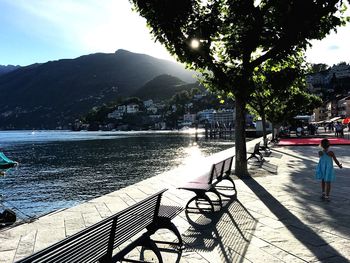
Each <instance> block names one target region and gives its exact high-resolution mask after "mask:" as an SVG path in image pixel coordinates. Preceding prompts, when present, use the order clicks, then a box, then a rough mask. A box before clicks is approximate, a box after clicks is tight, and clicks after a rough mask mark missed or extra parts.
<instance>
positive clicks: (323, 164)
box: [315, 151, 335, 182]
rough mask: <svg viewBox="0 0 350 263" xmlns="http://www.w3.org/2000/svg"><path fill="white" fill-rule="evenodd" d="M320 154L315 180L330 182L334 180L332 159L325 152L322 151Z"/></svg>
mask: <svg viewBox="0 0 350 263" xmlns="http://www.w3.org/2000/svg"><path fill="white" fill-rule="evenodd" d="M322 153H323V154H322V155H321V156H320V160H319V161H318V164H317V167H316V174H315V178H316V179H317V180H324V181H326V182H332V181H334V180H335V173H334V168H333V158H332V157H331V156H329V155H328V154H327V152H326V151H323V152H322Z"/></svg>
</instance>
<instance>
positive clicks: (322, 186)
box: [321, 180, 326, 199]
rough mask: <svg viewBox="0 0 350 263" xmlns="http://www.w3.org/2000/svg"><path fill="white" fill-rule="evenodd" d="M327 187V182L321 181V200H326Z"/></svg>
mask: <svg viewBox="0 0 350 263" xmlns="http://www.w3.org/2000/svg"><path fill="white" fill-rule="evenodd" d="M325 185H326V184H325V181H324V180H322V181H321V189H322V196H321V198H322V199H324V197H325V195H326V194H325Z"/></svg>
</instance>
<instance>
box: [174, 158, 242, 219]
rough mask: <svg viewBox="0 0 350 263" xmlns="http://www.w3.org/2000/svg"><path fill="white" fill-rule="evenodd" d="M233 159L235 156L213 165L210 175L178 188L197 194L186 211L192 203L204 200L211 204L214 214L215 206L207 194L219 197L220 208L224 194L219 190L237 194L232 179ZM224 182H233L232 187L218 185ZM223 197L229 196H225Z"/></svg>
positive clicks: (206, 174)
mask: <svg viewBox="0 0 350 263" xmlns="http://www.w3.org/2000/svg"><path fill="white" fill-rule="evenodd" d="M233 157H234V156H231V157H229V158H227V159H225V160H223V161H220V162H218V163H215V164H213V165H212V166H211V169H210V171H209V172H208V173H205V174H203V175H200V176H198V177H195V178H193V179H192V180H190V181H188V182H186V183H185V184H183V185H181V186H179V187H178V189H183V190H188V191H192V192H194V194H195V196H194V197H192V198H191V199H190V200H189V201H188V202H187V204H186V206H185V209H188V208H189V205H190V203H191V202H192V201H196V202H198V201H201V200H204V201H206V202H208V203H209V205H210V210H211V211H212V212H214V211H215V209H214V204H213V202H212V201H211V199H210V198H209V197H208V196H207V193H209V192H212V193H214V194H215V195H216V196H217V197H218V199H219V205H220V208H221V207H222V199H221V196H220V195H221V194H222V193H220V192H219V190H222V189H228V188H230V189H232V190H234V191H235V193H236V186H235V183H234V181H233V180H232V178H231V177H230V174H231V168H232V163H233ZM223 180H228V181H229V182H231V184H232V186H231V187H227V186H221V185H218V184H219V183H220V182H222V181H223ZM223 195H224V196H228V195H225V194H223Z"/></svg>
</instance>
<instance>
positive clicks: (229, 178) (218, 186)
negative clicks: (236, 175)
mask: <svg viewBox="0 0 350 263" xmlns="http://www.w3.org/2000/svg"><path fill="white" fill-rule="evenodd" d="M223 180H227V181H229V182H230V183H231V184H232V187H231V186H221V185H217V186H215V187H216V189H217V190H218V192H219V190H231V189H232V190H233V191H234V192H235V193H234V194H233V195H230V194H225V193H221V192H219V193H220V195H222V196H225V197H232V196H237V189H236V184H235V182H234V181H233V179H232V178H231V177H229V176H226V177H224V178H223V179H222V181H223Z"/></svg>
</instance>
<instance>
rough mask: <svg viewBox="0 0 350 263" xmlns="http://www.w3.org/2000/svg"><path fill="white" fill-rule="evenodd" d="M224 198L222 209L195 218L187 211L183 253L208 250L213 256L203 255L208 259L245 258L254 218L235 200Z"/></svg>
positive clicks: (254, 224) (234, 259)
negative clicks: (187, 226) (187, 224)
mask: <svg viewBox="0 0 350 263" xmlns="http://www.w3.org/2000/svg"><path fill="white" fill-rule="evenodd" d="M223 201H224V205H223V207H222V209H221V210H219V211H216V212H215V213H204V214H201V215H200V216H199V217H198V218H197V219H196V220H192V219H191V218H190V216H188V213H187V212H186V217H187V219H188V220H189V221H188V222H189V223H190V225H191V227H190V228H189V229H187V230H186V232H185V233H183V234H182V237H183V240H184V244H185V250H184V253H185V254H190V253H195V252H196V251H197V252H198V251H201V252H203V251H204V252H211V253H210V255H211V257H212V258H210V259H208V258H206V259H207V260H209V262H242V261H243V260H244V255H245V253H246V251H247V249H248V246H249V243H250V240H251V238H252V236H253V235H252V233H253V232H254V230H255V229H256V225H257V220H256V219H255V218H254V217H253V216H252V215H251V214H250V213H249V211H248V210H247V209H246V208H245V207H244V205H243V204H242V203H241V202H240V201H239V200H238V199H236V198H227V199H223ZM212 252H214V253H212ZM208 255H209V253H208Z"/></svg>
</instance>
